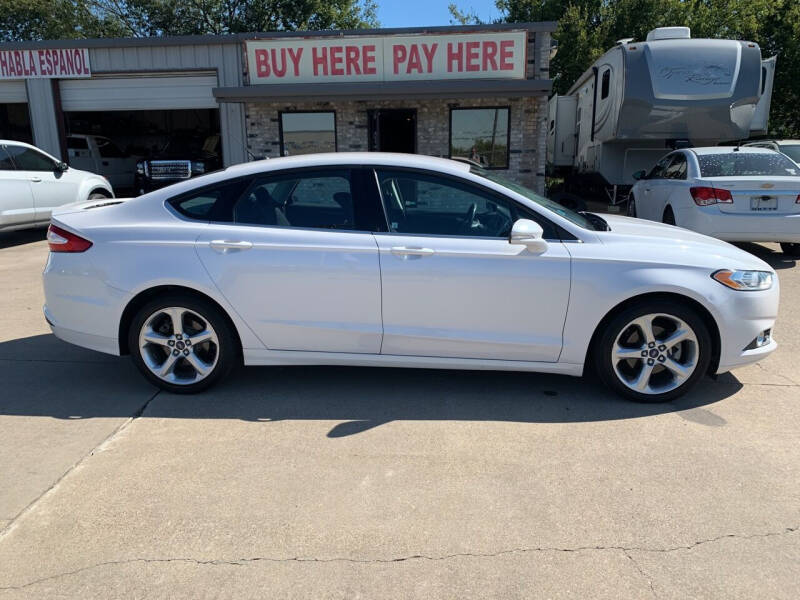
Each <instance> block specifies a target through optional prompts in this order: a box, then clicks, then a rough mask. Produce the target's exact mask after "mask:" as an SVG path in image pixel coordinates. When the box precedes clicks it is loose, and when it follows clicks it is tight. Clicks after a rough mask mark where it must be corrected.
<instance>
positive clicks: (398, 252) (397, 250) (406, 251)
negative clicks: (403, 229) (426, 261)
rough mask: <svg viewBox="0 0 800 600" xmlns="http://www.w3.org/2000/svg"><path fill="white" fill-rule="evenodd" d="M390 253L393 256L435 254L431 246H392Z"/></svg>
mask: <svg viewBox="0 0 800 600" xmlns="http://www.w3.org/2000/svg"><path fill="white" fill-rule="evenodd" d="M392 254H394V255H395V256H430V255H431V254H435V251H434V250H433V248H409V247H407V246H394V247H393V248H392Z"/></svg>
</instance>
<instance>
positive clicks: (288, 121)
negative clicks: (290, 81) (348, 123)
mask: <svg viewBox="0 0 800 600" xmlns="http://www.w3.org/2000/svg"><path fill="white" fill-rule="evenodd" d="M280 118H281V156H296V155H298V154H311V153H313V152H336V113H334V112H333V111H331V112H284V113H281V114H280Z"/></svg>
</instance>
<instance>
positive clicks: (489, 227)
mask: <svg viewBox="0 0 800 600" xmlns="http://www.w3.org/2000/svg"><path fill="white" fill-rule="evenodd" d="M377 173H378V182H379V185H380V190H381V196H382V198H383V203H384V206H385V208H386V214H387V216H388V218H389V228H390V231H393V232H396V233H407V234H421V235H455V236H470V237H493V238H506V237H508V235H509V233H510V232H511V226H512V225H513V224H514V221H516V220H517V219H521V218H525V219H534V220H536V221H538V222H539V223H540V224H541V225H542V228H543V229H544V230H545V237H549V238H552V237H553V227H552V225H551V224H549V223H548V222H547V220H546V219H541V218H540V217H539V216H538V215H535V214H533V212H532V211H525V210H524V208H523V207H521V206H519V205H517V204H516V203H514V202H512V201H511V200H509V199H506V198H502V197H500V196H497V195H495V194H492V193H490V192H488V191H486V190H483V189H481V188H479V187H476V186H474V185H470V184H468V183H465V182H460V181H455V180H453V179H449V178H445V177H441V176H438V175H435V174H428V173H420V172H416V171H403V170H392V169H378V171H377ZM548 229H549V230H548Z"/></svg>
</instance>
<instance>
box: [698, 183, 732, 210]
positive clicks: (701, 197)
mask: <svg viewBox="0 0 800 600" xmlns="http://www.w3.org/2000/svg"><path fill="white" fill-rule="evenodd" d="M689 192H690V193H691V194H692V198H693V199H694V203H695V204H697V206H711V205H712V204H733V196H732V195H731V193H730V191H729V190H721V189H718V188H714V187H693V188H689Z"/></svg>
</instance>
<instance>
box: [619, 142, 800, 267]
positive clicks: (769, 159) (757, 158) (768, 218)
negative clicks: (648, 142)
mask: <svg viewBox="0 0 800 600" xmlns="http://www.w3.org/2000/svg"><path fill="white" fill-rule="evenodd" d="M634 177H636V178H637V179H638V181H637V182H636V184H635V185H634V186H633V189H632V190H631V199H630V202H629V203H628V214H629V215H630V216H636V217H641V218H643V219H650V220H651V221H661V222H663V223H668V224H670V225H677V226H678V227H685V228H686V229H691V230H692V231H697V232H699V233H703V234H705V235H710V236H713V237H715V238H719V239H721V240H726V241H729V242H780V244H781V248H782V249H783V251H784V252H785V253H786V254H789V255H791V256H800V167H798V165H797V164H796V163H795V162H794V161H792V160H790V159H789V158H788V157H787V156H786V155H784V154H781V153H779V152H775V151H774V150H767V149H764V148H755V147H752V146H742V147H739V148H734V147H719V146H717V147H710V148H688V149H684V150H676V151H675V152H671V153H670V154H667V155H666V156H665V157H664V158H662V159H661V160H660V161H658V163H656V166H655V167H654V168H653V170H652V171H650V173H649V174H645V172H644V171H640V172H638V173H636V174H635V175H634Z"/></svg>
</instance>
